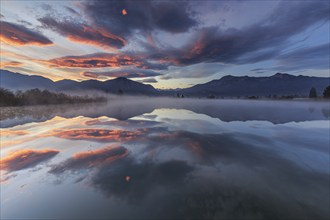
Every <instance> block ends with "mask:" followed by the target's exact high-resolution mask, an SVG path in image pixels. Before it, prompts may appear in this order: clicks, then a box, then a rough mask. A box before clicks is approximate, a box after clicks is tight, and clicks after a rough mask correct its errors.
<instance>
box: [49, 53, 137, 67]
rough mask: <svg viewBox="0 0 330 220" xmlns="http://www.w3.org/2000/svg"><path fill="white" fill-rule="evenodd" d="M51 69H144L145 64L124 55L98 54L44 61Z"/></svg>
mask: <svg viewBox="0 0 330 220" xmlns="http://www.w3.org/2000/svg"><path fill="white" fill-rule="evenodd" d="M44 63H45V64H48V65H49V66H50V67H72V68H104V67H121V66H129V65H132V66H138V67H142V66H143V62H142V61H140V60H138V59H136V58H133V57H131V56H128V55H124V54H111V53H96V54H89V55H85V56H66V57H60V58H55V59H51V60H48V61H44Z"/></svg>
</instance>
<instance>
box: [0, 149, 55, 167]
mask: <svg viewBox="0 0 330 220" xmlns="http://www.w3.org/2000/svg"><path fill="white" fill-rule="evenodd" d="M58 153H59V151H58V150H54V149H43V150H35V149H24V150H19V151H15V152H13V153H11V154H9V155H8V156H6V157H4V158H1V161H0V169H1V170H7V171H9V172H10V171H16V170H21V169H26V168H30V167H34V166H36V165H38V164H39V163H41V162H43V161H46V160H48V159H50V158H52V157H54V156H55V155H56V154H58Z"/></svg>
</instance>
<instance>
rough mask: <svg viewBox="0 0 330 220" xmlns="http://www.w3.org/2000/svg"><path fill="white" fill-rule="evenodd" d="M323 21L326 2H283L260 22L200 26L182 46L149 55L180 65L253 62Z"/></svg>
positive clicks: (326, 16) (271, 55)
mask: <svg viewBox="0 0 330 220" xmlns="http://www.w3.org/2000/svg"><path fill="white" fill-rule="evenodd" d="M279 15H280V16H279ZM326 21H329V2H327V1H323V2H319V1H318V2H296V3H294V2H293V3H292V2H282V3H281V4H280V5H279V6H278V8H277V9H276V10H275V11H274V12H273V13H272V14H271V15H270V16H269V17H268V18H266V19H264V20H263V21H261V22H259V23H256V24H253V25H250V26H247V27H244V28H242V29H235V28H229V29H226V30H221V29H219V28H218V27H206V28H202V29H200V30H199V31H198V33H197V34H196V35H195V37H194V39H193V40H192V41H191V42H190V43H188V44H187V45H186V46H184V47H183V48H180V49H168V50H163V51H157V52H153V51H151V53H150V57H149V58H150V59H155V60H161V61H167V62H170V63H172V64H173V65H179V66H185V65H190V64H195V63H201V62H206V63H211V62H223V63H240V64H246V63H255V62H259V61H263V60H269V59H272V58H275V57H277V56H278V55H280V54H281V51H282V50H283V49H284V47H286V46H288V42H289V39H290V38H291V37H292V36H294V35H296V34H298V33H301V32H302V31H304V30H306V29H307V28H308V27H310V26H312V25H315V24H317V23H320V22H326Z"/></svg>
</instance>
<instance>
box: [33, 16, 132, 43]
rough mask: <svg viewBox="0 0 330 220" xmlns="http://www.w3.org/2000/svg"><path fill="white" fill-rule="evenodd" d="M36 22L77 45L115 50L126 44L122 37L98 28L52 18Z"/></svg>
mask: <svg viewBox="0 0 330 220" xmlns="http://www.w3.org/2000/svg"><path fill="white" fill-rule="evenodd" d="M38 20H39V21H40V22H41V23H42V25H43V27H45V28H49V29H52V30H53V31H55V32H58V33H59V34H61V35H63V36H65V37H67V38H68V39H69V40H71V41H75V42H78V43H84V44H91V45H95V46H100V47H110V48H116V49H118V48H121V47H123V46H125V45H126V43H127V42H126V40H124V39H123V38H122V37H120V36H117V35H114V34H113V33H111V32H110V31H108V30H106V29H104V28H102V27H99V26H89V25H86V24H82V23H79V22H74V21H70V20H63V21H60V20H56V19H55V18H52V17H43V18H39V19H38Z"/></svg>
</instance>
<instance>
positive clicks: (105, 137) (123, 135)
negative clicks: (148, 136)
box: [51, 129, 145, 142]
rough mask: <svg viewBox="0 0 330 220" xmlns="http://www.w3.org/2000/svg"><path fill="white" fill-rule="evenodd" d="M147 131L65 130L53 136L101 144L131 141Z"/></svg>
mask: <svg viewBox="0 0 330 220" xmlns="http://www.w3.org/2000/svg"><path fill="white" fill-rule="evenodd" d="M144 132H145V129H138V130H135V131H124V130H106V129H79V130H65V131H59V132H55V133H54V134H51V135H53V136H55V137H59V138H64V139H70V140H89V141H99V142H109V141H130V140H133V139H135V138H138V137H140V136H142V135H143V133H144Z"/></svg>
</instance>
